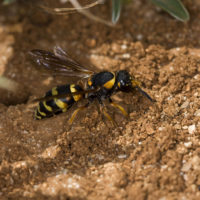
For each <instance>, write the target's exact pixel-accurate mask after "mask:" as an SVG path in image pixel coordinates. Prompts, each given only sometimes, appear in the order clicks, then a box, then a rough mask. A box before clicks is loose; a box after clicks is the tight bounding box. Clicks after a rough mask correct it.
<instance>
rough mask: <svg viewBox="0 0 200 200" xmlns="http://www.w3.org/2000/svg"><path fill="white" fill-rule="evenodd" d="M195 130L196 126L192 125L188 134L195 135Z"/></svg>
mask: <svg viewBox="0 0 200 200" xmlns="http://www.w3.org/2000/svg"><path fill="white" fill-rule="evenodd" d="M195 130H196V126H195V124H193V125H190V126H189V127H188V132H189V133H190V134H192V133H194V132H195Z"/></svg>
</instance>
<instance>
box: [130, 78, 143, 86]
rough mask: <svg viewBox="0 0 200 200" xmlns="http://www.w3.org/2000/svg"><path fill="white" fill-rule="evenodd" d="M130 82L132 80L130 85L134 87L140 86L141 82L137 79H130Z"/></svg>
mask: <svg viewBox="0 0 200 200" xmlns="http://www.w3.org/2000/svg"><path fill="white" fill-rule="evenodd" d="M131 82H132V87H136V86H138V87H140V86H141V83H140V82H139V81H136V80H132V81H131Z"/></svg>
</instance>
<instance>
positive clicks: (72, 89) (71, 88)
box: [70, 84, 82, 101]
mask: <svg viewBox="0 0 200 200" xmlns="http://www.w3.org/2000/svg"><path fill="white" fill-rule="evenodd" d="M70 91H71V93H72V94H73V93H74V92H77V89H76V88H75V85H74V84H71V85H70ZM72 96H73V98H74V101H79V100H80V99H81V98H82V95H81V94H76V95H72Z"/></svg>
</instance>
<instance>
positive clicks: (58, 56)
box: [29, 46, 99, 101]
mask: <svg viewBox="0 0 200 200" xmlns="http://www.w3.org/2000/svg"><path fill="white" fill-rule="evenodd" d="M29 55H30V56H31V57H32V60H33V61H34V62H35V63H36V64H37V66H39V67H40V68H41V69H44V70H47V71H51V72H52V73H53V75H59V76H68V77H79V78H81V79H85V78H89V77H90V76H92V75H93V74H95V72H94V71H91V70H89V69H87V68H86V67H83V66H82V65H81V64H79V63H78V62H76V61H75V60H73V59H72V58H71V57H70V56H69V55H68V54H67V53H66V52H65V51H64V50H63V49H62V48H61V47H59V46H56V47H54V53H52V52H48V51H45V50H40V49H34V50H31V51H30V52H29ZM97 90H99V88H95V89H92V90H85V91H79V92H74V93H70V94H58V95H54V96H50V97H42V98H39V99H35V100H34V101H43V100H50V99H52V98H62V97H67V96H72V95H78V94H86V93H91V92H96V91H97Z"/></svg>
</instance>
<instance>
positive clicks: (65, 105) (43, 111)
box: [35, 84, 83, 119]
mask: <svg viewBox="0 0 200 200" xmlns="http://www.w3.org/2000/svg"><path fill="white" fill-rule="evenodd" d="M79 91H83V89H82V88H81V87H80V86H79V85H75V84H67V85H60V86H57V87H54V88H52V89H51V90H49V91H48V92H47V93H46V94H45V97H51V96H57V95H66V97H65V98H56V97H55V98H53V99H51V100H45V101H41V102H40V103H39V105H38V107H37V110H36V113H35V118H36V119H43V118H47V117H52V116H53V115H57V114H59V113H62V112H66V111H67V110H69V108H71V106H72V105H73V104H74V103H75V102H77V101H79V100H80V99H82V97H83V95H81V94H76V95H69V94H72V93H74V92H79Z"/></svg>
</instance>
